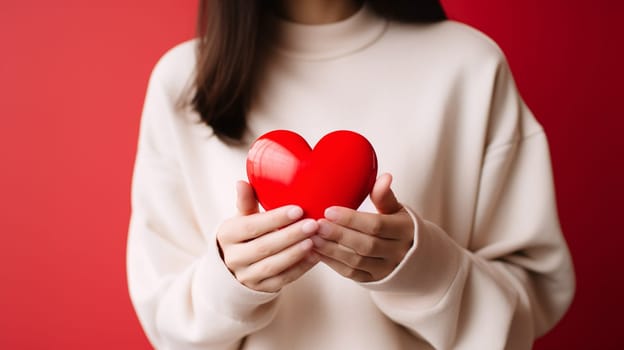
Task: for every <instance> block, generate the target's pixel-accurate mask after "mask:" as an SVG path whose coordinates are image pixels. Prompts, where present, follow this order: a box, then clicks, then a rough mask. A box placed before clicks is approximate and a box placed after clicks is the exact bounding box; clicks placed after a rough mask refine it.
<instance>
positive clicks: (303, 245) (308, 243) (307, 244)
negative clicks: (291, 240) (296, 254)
mask: <svg viewBox="0 0 624 350" xmlns="http://www.w3.org/2000/svg"><path fill="white" fill-rule="evenodd" d="M313 246H314V243H313V242H312V240H310V239H306V240H303V241H301V243H300V247H301V249H303V250H308V249H310V248H312V247H313Z"/></svg>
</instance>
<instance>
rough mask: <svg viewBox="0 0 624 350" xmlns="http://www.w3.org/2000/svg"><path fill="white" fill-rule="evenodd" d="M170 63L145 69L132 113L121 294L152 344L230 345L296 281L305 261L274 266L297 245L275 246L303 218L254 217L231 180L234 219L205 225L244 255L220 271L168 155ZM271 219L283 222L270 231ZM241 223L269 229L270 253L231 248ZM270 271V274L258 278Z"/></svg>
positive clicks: (297, 233)
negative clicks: (146, 78)
mask: <svg viewBox="0 0 624 350" xmlns="http://www.w3.org/2000/svg"><path fill="white" fill-rule="evenodd" d="M174 54H175V52H174ZM175 63H176V62H175V60H172V56H171V53H170V54H169V55H166V56H165V57H164V58H163V60H161V61H160V62H159V64H158V65H157V66H156V67H155V69H154V71H153V73H152V76H151V78H150V82H149V85H148V91H147V96H146V100H145V104H144V110H143V114H142V118H141V125H140V130H139V140H138V147H137V153H136V159H135V165H134V172H133V177H132V197H131V205H132V212H131V217H130V224H129V231H128V245H127V277H128V286H129V291H130V298H131V301H132V304H133V306H134V308H135V311H136V313H137V315H138V318H139V321H140V323H141V325H142V327H143V329H144V330H145V333H146V335H147V337H148V338H149V340H150V342H151V343H152V344H153V345H154V347H156V348H158V349H176V350H177V349H200V348H201V349H237V348H238V347H239V345H240V342H241V340H242V339H243V338H244V337H245V336H246V335H248V334H251V333H253V332H255V331H257V330H259V329H261V328H263V327H265V326H266V325H268V324H269V323H270V322H271V320H272V318H273V316H274V314H275V311H276V303H275V301H276V298H277V297H278V295H279V293H278V290H279V288H280V286H281V285H282V284H283V283H287V282H289V281H291V280H294V279H296V278H297V277H298V276H300V275H301V274H303V273H304V272H305V271H307V269H309V268H310V267H312V266H313V264H314V263H315V261H314V260H309V259H304V261H303V262H302V263H300V264H299V265H296V266H294V267H293V268H291V269H290V270H288V271H287V272H282V271H281V270H282V268H284V267H288V265H289V264H290V263H291V262H293V261H297V260H300V258H302V257H304V256H305V255H306V251H305V249H296V248H297V247H298V245H297V244H296V243H297V241H292V239H291V241H292V242H290V243H292V244H293V248H291V249H290V250H289V249H284V251H281V248H284V247H282V246H279V244H285V243H284V242H286V240H284V239H283V235H290V236H292V237H300V239H301V240H303V239H305V236H306V234H307V233H305V232H301V231H302V226H303V225H304V224H305V222H303V221H299V222H296V223H293V222H294V221H296V220H297V219H298V218H297V217H295V216H296V215H299V216H300V215H301V214H302V211H301V210H300V209H299V210H298V213H299V214H297V213H295V214H296V215H294V216H293V215H292V214H291V215H288V212H289V210H288V209H289V208H279V209H275V210H274V211H271V212H266V213H256V211H257V210H256V209H255V208H256V207H257V203H256V202H255V198H253V192H252V191H251V190H250V189H249V188H247V187H248V185H247V186H246V187H245V186H241V185H242V184H239V192H241V188H242V189H243V190H244V191H243V192H244V193H243V194H242V195H241V194H240V193H239V198H238V204H239V211H241V213H240V215H239V216H238V217H235V218H230V219H228V220H226V221H224V223H223V224H222V225H221V226H222V227H220V228H215V231H219V232H220V233H221V237H222V243H226V242H227V244H226V245H224V251H225V252H226V253H227V252H229V249H230V248H231V249H239V250H241V253H240V254H238V255H236V256H238V257H241V258H245V259H247V260H249V261H247V262H244V261H243V263H240V262H239V263H238V264H237V266H236V268H233V269H232V272H230V270H229V269H228V267H226V265H225V264H224V261H223V260H222V259H221V257H220V254H219V247H218V244H217V239H216V237H217V233H216V232H208V233H204V232H202V230H201V229H200V227H199V224H198V222H197V219H196V217H195V213H196V211H195V209H194V207H193V203H192V201H191V198H190V196H189V193H188V189H187V188H186V187H185V186H186V185H185V182H184V176H183V173H182V170H181V167H180V164H179V163H178V158H177V156H176V153H175V149H176V141H177V140H176V139H175V134H174V133H173V132H172V130H174V128H175V127H176V126H175V125H174V123H173V121H174V120H175V118H176V117H179V116H178V115H177V114H176V113H177V112H176V110H175V107H174V106H175V93H173V92H174V91H173V90H175V89H172V88H171V84H170V83H169V81H170V80H169V78H168V74H169V73H170V72H171V67H172V65H173V64H175ZM245 194H246V195H245ZM252 214H253V215H252ZM205 215H209V213H205ZM248 221H249V222H248ZM291 223H292V225H289V224H291ZM274 225H279V227H285V228H284V230H277V228H278V227H274ZM245 227H247V228H249V229H253V230H255V231H254V232H255V234H256V235H260V236H262V235H261V234H262V233H263V232H259V231H258V227H265V228H266V230H267V231H270V232H271V235H270V236H267V237H263V238H265V241H266V239H269V238H270V239H271V240H273V241H276V242H278V243H277V246H276V244H273V245H269V246H270V247H271V251H272V252H273V253H275V256H276V257H277V258H273V256H272V255H271V256H268V257H265V256H263V257H260V258H257V257H256V256H254V255H253V251H254V250H253V249H250V248H249V247H248V246H252V245H253V244H258V243H261V244H265V243H263V241H262V240H253V241H250V242H247V243H246V244H238V243H239V242H237V240H236V239H232V237H236V236H240V237H242V238H243V239H244V240H247V238H249V237H247V236H246V234H245V230H244V228H245ZM313 229H315V227H313ZM303 230H305V229H303ZM310 243H311V242H309V240H308V244H310ZM303 244H304V245H305V243H303ZM265 245H266V244H265ZM299 245H301V244H299ZM252 248H253V247H252ZM244 251H247V252H249V251H251V253H250V254H245V253H244ZM226 256H230V255H229V254H226ZM262 258H267V259H268V258H271V259H272V260H278V261H277V264H278V265H279V264H281V265H279V266H278V267H277V269H276V267H275V264H273V265H271V264H270V263H271V261H268V262H267V261H265V260H266V259H262ZM230 260H231V261H233V260H234V259H233V258H232V259H230ZM250 263H258V266H259V267H261V268H260V269H258V268H255V266H254V265H253V264H251V265H250ZM248 265H249V266H248ZM262 267H264V268H262ZM258 270H260V272H257V271H258ZM267 270H270V271H268V272H269V275H266V273H267ZM235 273H236V275H240V276H242V277H240V278H237V276H235ZM261 273H265V274H264V275H260V276H261V278H266V281H262V283H260V282H259V281H258V278H257V276H258V275H259V274H261ZM271 273H276V274H278V276H275V277H273V278H268V277H271ZM240 279H244V280H245V284H247V285H249V286H250V287H248V286H246V285H244V284H243V283H241V282H239V280H240ZM254 287H262V288H264V287H266V288H267V289H270V291H259V290H257V289H259V288H254Z"/></svg>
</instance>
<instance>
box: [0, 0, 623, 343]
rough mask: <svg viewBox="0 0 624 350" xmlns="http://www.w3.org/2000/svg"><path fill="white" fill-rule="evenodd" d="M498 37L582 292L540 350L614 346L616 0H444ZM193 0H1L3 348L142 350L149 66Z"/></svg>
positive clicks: (181, 32)
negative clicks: (135, 304) (131, 275)
mask: <svg viewBox="0 0 624 350" xmlns="http://www.w3.org/2000/svg"><path fill="white" fill-rule="evenodd" d="M444 4H445V6H446V8H447V11H448V13H449V15H450V16H451V17H452V18H455V19H458V20H460V21H463V22H467V23H469V24H472V25H473V26H475V27H477V28H479V29H481V30H483V31H484V32H486V33H487V34H489V35H490V36H491V37H493V38H494V39H495V40H496V41H497V42H498V43H499V44H500V46H501V47H502V48H503V50H504V51H505V52H506V54H507V57H508V59H509V62H510V65H511V67H512V70H513V72H514V75H515V77H516V81H517V83H518V86H519V89H520V91H521V93H522V95H523V97H524V98H525V100H526V101H527V103H528V105H529V106H530V107H531V109H532V110H533V111H534V113H535V114H536V116H537V118H538V119H539V120H540V122H541V123H542V124H543V125H544V127H545V129H546V132H547V134H548V135H549V138H550V143H551V151H552V159H553V166H554V171H555V180H556V185H557V196H558V200H559V210H560V216H561V221H562V225H563V229H564V232H565V235H566V238H567V239H568V242H569V245H570V249H571V250H572V254H573V257H574V261H575V266H576V272H577V279H578V290H577V294H576V298H575V301H574V303H573V305H572V308H571V309H570V311H569V312H568V314H567V315H566V316H565V317H564V319H563V320H562V322H561V323H560V324H559V325H558V326H557V327H556V328H555V329H554V330H553V331H552V332H551V333H549V334H548V335H547V336H546V337H544V338H543V339H541V340H539V341H538V342H537V346H536V348H537V349H551V348H557V349H585V348H590V347H591V348H598V349H615V348H621V347H622V346H624V342H623V341H622V340H621V339H622V334H621V324H622V323H621V321H620V319H621V318H622V316H621V315H622V314H623V313H624V306H623V303H622V301H621V299H622V295H624V283H623V281H622V276H623V274H622V273H621V272H620V271H619V270H620V266H621V263H620V257H621V256H622V254H621V253H620V251H621V248H620V246H621V245H622V243H624V239H623V238H622V229H621V227H620V225H619V224H620V221H619V219H620V215H622V214H621V210H622V205H621V203H622V198H624V193H623V187H622V185H621V182H620V181H621V180H622V178H623V175H624V174H623V167H624V165H623V164H622V161H621V155H620V156H617V154H618V153H621V152H622V150H623V149H624V147H623V145H624V137H622V136H621V135H622V130H623V128H622V127H623V126H624V122H623V121H622V117H623V114H622V112H621V109H620V108H621V107H620V104H621V103H622V100H624V96H623V93H622V91H623V90H624V89H622V82H623V81H624V74H623V69H622V67H621V66H622V64H623V62H624V55H623V53H622V44H623V42H624V40H623V39H624V38H623V35H622V30H621V29H620V28H621V22H622V19H621V18H620V17H621V15H622V13H624V12H623V10H624V6H622V5H621V4H622V2H621V1H617V0H613V1H609V0H599V1H592V2H587V1H570V0H568V1H565V0H551V1H540V0H513V1H512V0H471V1H468V0H446V1H444ZM195 11H196V0H193V1H180V0H151V1H147V0H135V1H128V0H124V1H121V0H109V1H106V2H98V3H97V4H96V3H94V2H89V1H78V0H74V1H72V0H57V1H54V2H49V1H43V0H3V2H2V6H1V9H0V45H1V50H2V51H1V54H0V118H1V121H2V126H1V127H0V155H1V158H0V159H1V161H2V163H1V164H2V165H1V172H0V174H1V175H0V176H1V177H0V222H1V224H2V226H1V230H2V231H1V233H0V234H1V236H0V284H1V286H0V348H2V349H18V348H19V349H35V348H49V349H114V348H123V349H144V348H148V347H149V344H148V342H147V340H146V338H145V336H144V335H143V333H142V331H141V328H140V326H139V324H138V322H137V320H136V317H135V315H134V312H133V310H132V308H131V305H130V301H129V298H128V293H127V285H126V277H125V261H124V258H125V243H126V233H127V225H128V218H129V213H130V206H129V191H130V178H131V170H132V165H133V161H134V152H135V149H136V148H135V147H136V137H137V132H138V125H139V124H138V123H139V117H140V112H141V107H142V104H143V98H144V94H145V87H146V83H147V79H148V76H149V73H150V70H151V68H152V66H153V64H154V63H155V62H156V60H157V59H158V58H159V57H160V55H161V54H162V53H163V52H164V51H165V50H166V49H168V48H170V47H171V46H173V45H174V44H176V43H178V42H180V41H182V40H185V39H188V38H190V37H191V36H192V35H193V28H194V24H193V21H194V17H195Z"/></svg>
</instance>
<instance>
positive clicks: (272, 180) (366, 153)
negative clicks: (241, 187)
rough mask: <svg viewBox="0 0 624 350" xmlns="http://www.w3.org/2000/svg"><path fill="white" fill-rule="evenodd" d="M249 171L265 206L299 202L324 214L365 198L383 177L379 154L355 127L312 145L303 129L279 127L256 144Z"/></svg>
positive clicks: (309, 212) (311, 213)
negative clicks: (376, 180) (328, 209)
mask: <svg viewBox="0 0 624 350" xmlns="http://www.w3.org/2000/svg"><path fill="white" fill-rule="evenodd" d="M247 177H248V179H249V183H250V184H251V186H252V187H253V188H254V191H255V193H256V197H257V199H258V201H259V202H260V204H261V205H262V207H263V208H264V209H265V210H271V209H274V208H277V207H280V206H284V205H288V204H296V205H299V206H301V208H303V210H304V215H305V217H308V218H313V219H319V218H322V217H323V216H324V215H323V212H324V211H325V209H326V208H328V207H330V206H334V205H337V206H344V207H349V208H352V209H357V208H358V207H359V206H360V204H362V202H363V201H364V199H365V198H366V196H367V195H368V194H369V193H370V191H371V190H372V188H373V185H374V183H375V179H376V177H377V156H376V155H375V150H374V149H373V146H372V145H371V144H370V142H368V140H367V139H366V138H365V137H364V136H362V135H360V134H358V133H355V132H353V131H348V130H339V131H334V132H331V133H329V134H327V135H325V136H324V137H323V138H322V139H321V140H319V142H318V143H317V144H316V146H315V147H314V149H311V148H310V146H309V145H308V143H307V142H306V140H305V139H304V138H303V137H301V136H300V135H299V134H297V133H295V132H292V131H288V130H275V131H271V132H268V133H266V134H264V135H262V136H260V137H259V138H258V139H257V140H256V141H255V142H254V143H253V144H252V145H251V148H250V149H249V153H248V154H247Z"/></svg>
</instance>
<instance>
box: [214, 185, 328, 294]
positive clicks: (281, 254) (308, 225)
mask: <svg viewBox="0 0 624 350" xmlns="http://www.w3.org/2000/svg"><path fill="white" fill-rule="evenodd" d="M236 190H237V201H236V203H237V207H238V212H239V215H238V216H235V217H232V218H230V219H228V220H226V221H224V222H223V223H222V224H221V226H219V230H218V231H217V242H218V244H219V248H220V250H221V253H222V258H223V261H224V262H225V265H226V266H227V267H228V269H229V270H230V271H231V272H232V274H233V275H234V276H235V277H236V279H237V280H238V281H239V282H240V283H242V284H243V285H245V286H247V287H249V288H251V289H254V290H257V291H263V292H277V291H279V290H280V289H281V288H282V287H283V286H285V285H287V284H289V283H291V282H293V281H295V280H297V279H298V278H299V277H301V276H302V275H303V274H304V273H305V272H306V271H308V270H310V269H311V268H312V267H313V266H314V265H316V264H317V263H318V262H319V260H320V256H319V255H318V254H317V253H315V252H314V251H313V247H314V244H313V242H312V240H310V236H312V235H313V234H315V233H316V231H317V230H318V228H319V226H318V223H317V222H316V221H315V220H313V219H305V220H299V219H301V217H302V216H303V210H302V209H301V208H300V207H298V206H294V205H288V206H284V207H280V208H276V209H273V210H270V211H267V212H264V213H260V212H259V211H258V202H257V200H256V197H255V195H254V192H253V189H252V187H251V185H249V184H248V183H246V182H244V181H239V182H238V183H237V184H236Z"/></svg>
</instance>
